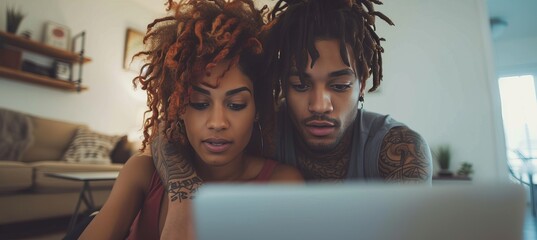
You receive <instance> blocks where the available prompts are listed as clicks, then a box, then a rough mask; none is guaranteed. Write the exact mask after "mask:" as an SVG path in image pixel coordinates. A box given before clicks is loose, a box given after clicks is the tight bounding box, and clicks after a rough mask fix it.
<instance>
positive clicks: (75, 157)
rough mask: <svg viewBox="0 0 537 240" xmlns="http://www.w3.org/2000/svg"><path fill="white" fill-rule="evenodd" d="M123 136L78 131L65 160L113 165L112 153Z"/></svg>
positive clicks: (65, 155) (82, 129)
mask: <svg viewBox="0 0 537 240" xmlns="http://www.w3.org/2000/svg"><path fill="white" fill-rule="evenodd" d="M120 139H121V136H110V135H106V134H101V133H97V132H94V131H92V130H89V129H86V128H80V129H77V131H76V134H75V137H74V138H73V141H72V142H71V143H70V144H69V147H68V148H67V150H66V151H65V154H64V155H63V158H62V159H64V160H65V161H67V162H71V163H96V164H109V163H111V159H110V153H111V152H112V150H113V149H114V147H115V146H116V143H117V142H118V141H119V140H120Z"/></svg>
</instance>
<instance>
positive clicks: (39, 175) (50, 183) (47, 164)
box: [31, 161, 123, 192]
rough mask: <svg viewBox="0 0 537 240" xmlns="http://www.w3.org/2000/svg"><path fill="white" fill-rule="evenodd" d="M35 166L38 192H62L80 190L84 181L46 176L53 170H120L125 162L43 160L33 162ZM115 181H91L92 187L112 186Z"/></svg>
mask: <svg viewBox="0 0 537 240" xmlns="http://www.w3.org/2000/svg"><path fill="white" fill-rule="evenodd" d="M31 165H32V166H33V167H34V176H35V177H34V191H36V192H62V191H80V190H81V189H82V185H83V182H81V181H73V180H67V179H59V178H54V177H49V176H46V173H51V172H55V173H57V172H101V171H119V170H121V167H123V164H106V165H105V164H83V163H68V162H59V161H42V162H35V163H32V164H31ZM113 185H114V181H95V182H91V183H90V186H91V187H92V189H103V188H111V187H112V186H113Z"/></svg>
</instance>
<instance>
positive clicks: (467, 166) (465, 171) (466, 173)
mask: <svg viewBox="0 0 537 240" xmlns="http://www.w3.org/2000/svg"><path fill="white" fill-rule="evenodd" d="M472 173H474V170H473V169H472V164H471V163H468V162H463V163H462V165H461V167H460V168H459V170H458V171H457V175H458V176H461V177H470V175H471V174H472Z"/></svg>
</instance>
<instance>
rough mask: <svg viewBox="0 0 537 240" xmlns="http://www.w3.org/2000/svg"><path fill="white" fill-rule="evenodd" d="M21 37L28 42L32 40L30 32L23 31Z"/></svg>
mask: <svg viewBox="0 0 537 240" xmlns="http://www.w3.org/2000/svg"><path fill="white" fill-rule="evenodd" d="M21 36H22V37H23V38H26V39H28V40H30V39H32V32H30V31H29V30H25V31H23V32H22V33H21Z"/></svg>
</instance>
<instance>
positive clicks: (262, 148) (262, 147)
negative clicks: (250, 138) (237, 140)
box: [256, 121, 265, 154]
mask: <svg viewBox="0 0 537 240" xmlns="http://www.w3.org/2000/svg"><path fill="white" fill-rule="evenodd" d="M256 122H257V128H258V129H259V137H261V154H263V152H264V150H265V145H264V143H263V130H261V124H260V123H259V121H256Z"/></svg>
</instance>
